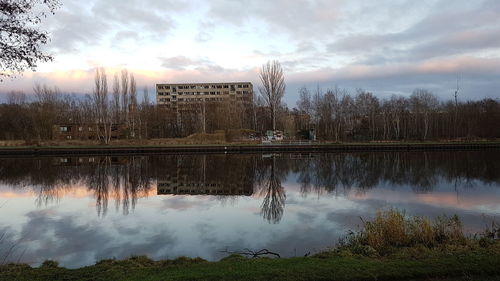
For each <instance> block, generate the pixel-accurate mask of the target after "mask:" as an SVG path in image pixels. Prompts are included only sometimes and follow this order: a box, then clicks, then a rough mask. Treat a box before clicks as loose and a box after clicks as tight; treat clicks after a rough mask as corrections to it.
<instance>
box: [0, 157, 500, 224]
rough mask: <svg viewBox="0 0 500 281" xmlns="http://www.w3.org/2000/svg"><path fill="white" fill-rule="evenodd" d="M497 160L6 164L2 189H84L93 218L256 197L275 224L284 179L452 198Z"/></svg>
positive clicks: (311, 186)
mask: <svg viewBox="0 0 500 281" xmlns="http://www.w3.org/2000/svg"><path fill="white" fill-rule="evenodd" d="M498 159H500V152H499V151H496V150H495V151H467V152H377V153H368V152H365V153H322V154H281V155H276V154H273V155H260V154H238V155H230V154H228V155H156V156H127V157H115V156H99V157H68V158H61V157H53V158H49V157H40V158H4V159H1V161H0V183H2V184H4V185H7V186H10V187H11V188H13V189H28V190H29V191H32V192H34V193H36V194H37V199H36V204H37V205H39V206H41V205H43V204H49V203H51V202H54V201H57V200H58V199H59V198H61V197H63V196H65V194H67V193H71V192H77V191H78V190H79V189H81V188H82V187H83V188H85V190H86V191H88V192H90V193H91V194H93V196H94V197H95V201H96V209H97V213H98V215H99V216H105V215H106V213H107V211H108V204H109V203H108V202H109V200H114V202H115V208H116V210H117V211H119V210H121V211H122V212H123V214H125V215H126V214H128V213H129V212H130V211H131V210H133V209H134V208H135V205H136V203H137V200H138V198H140V197H145V196H149V195H151V194H153V193H156V194H158V195H163V194H171V195H210V196H215V197H216V198H217V199H218V200H219V201H221V202H224V203H227V202H229V203H231V202H235V201H236V200H237V199H238V198H240V197H241V196H252V195H254V194H255V195H257V196H259V197H262V204H261V212H260V213H261V215H262V217H263V218H264V219H265V220H267V221H268V222H269V223H279V222H280V220H281V218H282V217H283V214H284V208H285V201H286V194H285V188H284V186H283V185H282V182H283V181H284V180H285V179H286V178H287V177H288V176H289V175H290V174H294V175H296V181H297V183H298V184H299V185H300V190H301V192H302V194H303V195H307V194H309V193H312V192H314V193H317V194H318V196H319V195H320V194H322V193H338V192H344V193H345V192H348V191H350V190H352V189H354V190H355V191H356V192H357V193H364V192H366V191H368V190H370V189H372V188H374V187H376V186H381V185H383V186H385V185H391V186H392V187H394V188H397V187H398V186H409V187H411V188H412V189H413V191H414V192H418V193H426V192H430V191H433V190H434V189H435V188H436V185H437V184H438V183H448V184H450V185H451V186H455V188H456V190H457V191H458V190H459V189H465V188H473V187H474V185H475V184H476V183H477V182H478V181H481V182H483V183H486V184H490V183H494V184H495V185H499V184H500V174H499V173H498V171H499V170H500V161H498ZM155 188H156V190H155Z"/></svg>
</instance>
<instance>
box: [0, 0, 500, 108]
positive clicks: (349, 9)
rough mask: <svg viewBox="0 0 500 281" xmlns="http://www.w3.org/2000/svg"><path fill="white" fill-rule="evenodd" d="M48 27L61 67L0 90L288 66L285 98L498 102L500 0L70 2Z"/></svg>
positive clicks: (44, 67)
mask: <svg viewBox="0 0 500 281" xmlns="http://www.w3.org/2000/svg"><path fill="white" fill-rule="evenodd" d="M61 1H62V6H61V8H60V9H59V10H57V12H56V14H55V15H54V16H50V17H49V18H47V19H46V20H45V21H44V22H43V24H42V28H43V29H45V30H48V31H49V32H50V34H51V38H52V39H51V42H50V43H49V44H48V45H47V46H46V47H45V49H46V50H47V51H48V52H49V53H51V54H53V56H54V58H55V59H54V61H53V62H49V63H43V64H40V65H39V67H38V69H37V72H35V73H33V72H26V73H24V74H23V75H22V76H20V77H17V78H15V79H13V80H11V79H7V80H5V81H4V82H1V83H0V93H6V92H8V91H10V90H23V91H25V92H27V93H29V92H31V89H32V87H33V84H34V83H36V82H39V83H44V84H47V85H51V86H58V87H59V88H60V89H61V90H63V91H65V92H75V93H86V92H90V91H91V90H92V77H93V69H94V68H95V67H96V66H104V67H106V68H107V69H108V74H113V73H114V72H115V71H119V70H120V69H122V68H127V69H128V70H129V71H132V72H134V73H135V75H136V78H137V79H138V82H139V83H138V84H139V86H140V87H141V88H142V87H144V86H147V87H149V88H150V91H152V89H153V87H154V84H155V83H163V82H167V83H168V82H172V83H178V82H214V81H235V80H236V81H251V82H253V83H254V84H256V85H258V70H259V67H260V66H261V65H262V64H263V63H265V62H266V61H268V60H279V61H280V62H281V63H282V65H283V67H284V69H285V79H286V82H287V93H286V97H285V101H286V102H287V103H288V105H289V106H291V107H292V106H295V101H296V98H297V96H298V93H297V91H298V89H299V88H300V87H302V86H307V87H316V86H317V85H320V86H321V87H324V88H326V87H334V86H335V85H338V86H339V87H344V88H348V89H350V90H352V91H354V90H355V89H356V88H364V89H366V90H369V91H372V92H373V93H375V94H376V95H377V96H379V97H388V96H390V95H392V94H402V95H409V94H410V93H411V91H412V90H413V89H415V88H427V89H430V90H431V91H433V92H434V93H435V94H437V95H438V96H439V97H441V98H442V99H449V98H451V97H452V95H453V92H454V88H455V87H456V80H457V76H458V77H460V87H461V94H460V98H461V99H482V98H485V97H490V98H499V97H500V1H498V0H475V1H469V0H455V1H449V0H421V1H414V0H380V1H361V0H360V1H352V0H349V1H348V0H316V1H314V0H273V1H269V0H251V1H248V0H246V1H243V0H211V1H201V0H200V1H195V0H192V1H189V0H86V1H77V0H61Z"/></svg>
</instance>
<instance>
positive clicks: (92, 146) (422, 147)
mask: <svg viewBox="0 0 500 281" xmlns="http://www.w3.org/2000/svg"><path fill="white" fill-rule="evenodd" d="M499 148H500V140H475V141H463V140H456V141H425V142H424V141H404V142H396V141H385V142H382V141H377V142H326V141H324V142H322V141H318V142H308V141H300V142H293V141H292V142H289V141H283V142H272V143H261V142H260V141H230V142H226V141H218V140H213V139H211V138H207V139H204V138H203V139H202V138H192V139H186V138H184V139H157V140H144V141H140V140H136V141H126V140H123V141H120V140H118V141H115V142H112V143H110V144H107V145H103V144H99V143H96V142H90V141H87V142H85V141H50V142H40V143H36V144H31V143H26V142H23V141H9V142H6V141H0V155H55V156H56V155H72V154H79V155H92V154H147V153H245V152H247V153H252V152H318V151H321V152H324V151H426V150H470V149H476V150H477V149H480V150H488V149H499Z"/></svg>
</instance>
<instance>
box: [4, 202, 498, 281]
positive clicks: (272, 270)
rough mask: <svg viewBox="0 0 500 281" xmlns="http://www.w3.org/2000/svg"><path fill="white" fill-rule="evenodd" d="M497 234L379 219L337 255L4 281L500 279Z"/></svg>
mask: <svg viewBox="0 0 500 281" xmlns="http://www.w3.org/2000/svg"><path fill="white" fill-rule="evenodd" d="M499 236H500V227H499V226H498V225H496V224H492V225H491V226H490V227H488V229H486V230H485V231H484V232H483V233H479V234H478V235H475V236H473V237H466V236H465V235H464V234H463V231H462V226H461V223H460V220H459V219H458V217H456V216H452V217H440V218H438V219H436V220H434V221H430V220H428V219H426V218H421V217H408V216H406V215H405V213H404V212H400V211H397V210H393V209H391V210H387V211H384V212H378V213H377V215H376V217H375V219H373V220H372V221H365V222H364V223H363V226H362V228H361V229H360V230H359V231H357V232H353V233H351V234H349V235H348V236H346V237H345V238H344V239H343V240H342V241H341V243H339V245H338V246H336V247H335V248H333V249H330V250H327V251H324V252H321V253H318V254H315V255H313V256H311V257H301V258H284V259H271V258H256V259H249V258H245V257H242V256H238V255H231V256H228V257H226V258H224V259H222V260H221V261H218V262H208V261H205V260H203V259H200V258H195V259H192V258H186V257H181V258H178V259H175V260H163V261H153V260H151V259H149V258H147V257H133V258H130V259H126V260H121V261H118V260H103V261H100V262H98V263H97V264H95V265H92V266H87V267H83V268H79V269H66V268H62V267H58V264H57V262H54V261H46V262H44V263H43V264H42V265H41V266H40V267H38V268H32V267H30V266H28V265H15V264H11V265H4V266H0V280H440V281H452V280H464V281H465V280H467V281H471V280H499V281H500V240H499V238H500V237H499Z"/></svg>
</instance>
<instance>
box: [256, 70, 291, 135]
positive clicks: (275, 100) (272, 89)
mask: <svg viewBox="0 0 500 281" xmlns="http://www.w3.org/2000/svg"><path fill="white" fill-rule="evenodd" d="M259 77H260V82H261V84H262V85H261V87H259V91H260V94H261V95H262V97H263V98H264V101H265V102H266V104H267V106H269V109H270V110H271V119H272V122H273V130H276V110H277V109H278V108H279V106H280V104H281V99H282V98H283V95H284V94H285V87H286V85H285V76H284V74H283V68H282V67H281V64H280V63H279V62H278V61H276V60H274V61H268V62H267V63H266V64H264V65H263V66H262V68H261V70H260V73H259Z"/></svg>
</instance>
